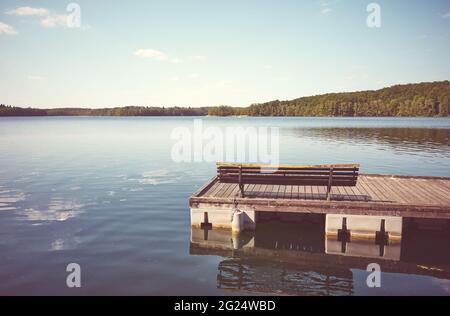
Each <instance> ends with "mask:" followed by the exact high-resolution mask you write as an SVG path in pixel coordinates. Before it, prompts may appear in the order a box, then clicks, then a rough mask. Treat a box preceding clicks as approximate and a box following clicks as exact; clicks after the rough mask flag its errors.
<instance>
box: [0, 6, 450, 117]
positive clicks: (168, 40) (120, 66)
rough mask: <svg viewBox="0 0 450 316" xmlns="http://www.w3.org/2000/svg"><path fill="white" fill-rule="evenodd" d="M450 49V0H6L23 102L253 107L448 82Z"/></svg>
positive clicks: (1, 51) (2, 91) (5, 25)
mask: <svg viewBox="0 0 450 316" xmlns="http://www.w3.org/2000/svg"><path fill="white" fill-rule="evenodd" d="M71 3H72V4H75V6H73V5H72V6H71V7H70V6H69V10H67V9H68V5H69V4H71ZM371 3H375V4H376V5H378V6H376V7H375V9H374V7H373V6H369V5H370V4H371ZM368 6H369V11H368ZM74 8H75V9H74ZM78 9H79V11H78ZM77 12H79V13H80V14H79V17H80V19H79V20H78V19H76V17H77V16H78V15H77V14H76V13H77ZM378 13H379V15H378ZM369 15H370V17H369ZM368 17H369V20H370V21H369V22H371V23H369V24H368V23H367V19H368ZM378 17H379V19H378ZM68 18H69V19H68ZM68 21H69V22H71V23H68ZM77 21H79V22H80V23H79V24H78V23H77ZM449 56H450V0H395V1H392V0H385V1H381V0H379V1H365V0H324V1H321V0H301V1H300V0H272V1H268V0H222V1H218V0H159V1H156V0H155V1H153V0H129V1H120V0H77V1H73V2H72V1H65V0H46V1H45V0H42V1H40V0H28V1H26V0H23V1H21V0H16V1H13V0H1V1H0V103H3V104H9V105H15V106H27V107H28V106H32V107H39V108H55V107H91V108H100V107H114V106H129V105H141V106H166V107H167V106H192V107H197V106H217V105H231V106H248V105H250V104H252V103H259V102H266V101H270V100H276V99H279V100H288V99H294V98H297V97H302V96H309V95H317V94H323V93H328V92H344V91H358V90H372V89H379V88H382V87H386V86H391V85H395V84H401V83H413V82H424V81H438V80H448V79H450V58H449Z"/></svg>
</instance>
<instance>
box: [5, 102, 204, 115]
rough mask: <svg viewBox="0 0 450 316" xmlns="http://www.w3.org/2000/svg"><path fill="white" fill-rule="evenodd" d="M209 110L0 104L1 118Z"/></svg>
mask: <svg viewBox="0 0 450 316" xmlns="http://www.w3.org/2000/svg"><path fill="white" fill-rule="evenodd" d="M207 114H208V108H181V107H173V108H164V107H161V108H159V107H144V106H125V107H116V108H104V109H86V108H58V109H32V108H20V107H16V106H6V105H3V104H0V116H201V115H207Z"/></svg>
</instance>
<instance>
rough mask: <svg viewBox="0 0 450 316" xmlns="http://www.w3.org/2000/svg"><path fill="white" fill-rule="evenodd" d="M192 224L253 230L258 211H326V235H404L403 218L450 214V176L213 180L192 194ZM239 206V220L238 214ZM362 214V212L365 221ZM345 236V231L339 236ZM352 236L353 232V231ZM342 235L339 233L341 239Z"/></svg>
mask: <svg viewBox="0 0 450 316" xmlns="http://www.w3.org/2000/svg"><path fill="white" fill-rule="evenodd" d="M189 204H190V208H191V225H192V227H198V228H205V227H206V228H210V229H214V228H227V229H234V227H235V226H236V222H240V223H241V226H242V227H241V230H253V229H254V228H255V225H256V223H257V222H258V218H259V217H260V216H264V215H267V214H269V213H271V214H274V213H275V214H280V216H284V217H285V218H286V219H287V220H289V216H291V217H294V215H301V214H322V215H324V216H325V215H326V220H327V225H326V234H327V235H336V236H337V237H339V236H338V235H339V234H342V233H344V234H345V233H347V232H348V233H349V234H350V233H351V237H352V238H358V237H361V238H369V239H376V238H378V237H383V236H381V235H380V233H381V234H382V235H384V234H386V237H389V238H390V240H391V241H392V240H395V239H400V238H401V229H402V221H403V219H404V218H408V219H410V218H412V219H423V220H425V221H427V220H428V221H432V220H435V219H446V220H448V219H450V177H424V176H401V175H380V174H360V175H359V177H358V182H357V185H356V186H355V187H339V186H333V187H332V189H331V199H330V200H327V199H326V187H320V186H308V185H306V186H295V185H263V184H250V185H248V184H246V185H245V196H244V197H240V196H239V185H238V184H236V183H221V182H220V181H219V180H218V178H217V177H214V178H213V179H211V180H210V181H209V182H208V183H206V184H205V185H204V186H203V187H201V188H200V189H199V190H198V191H197V192H195V193H194V194H193V195H192V196H191V197H190V199H189ZM236 211H239V212H238V213H239V218H238V220H237V221H236V218H234V217H233V216H234V214H236V213H237V212H236ZM361 216H364V217H363V218H362V220H361ZM341 237H342V236H341ZM349 237H350V235H349ZM338 239H339V238H338Z"/></svg>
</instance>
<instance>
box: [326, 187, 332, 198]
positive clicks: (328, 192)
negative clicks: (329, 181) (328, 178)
mask: <svg viewBox="0 0 450 316" xmlns="http://www.w3.org/2000/svg"><path fill="white" fill-rule="evenodd" d="M327 201H331V186H328V187H327Z"/></svg>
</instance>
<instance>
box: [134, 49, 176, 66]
mask: <svg viewBox="0 0 450 316" xmlns="http://www.w3.org/2000/svg"><path fill="white" fill-rule="evenodd" d="M134 55H135V56H137V57H140V58H150V59H153V60H156V61H166V62H171V63H174V64H179V63H182V62H183V60H182V59H180V58H178V57H174V56H172V55H171V54H168V53H165V52H162V51H159V50H156V49H144V48H141V49H138V50H137V51H135V52H134Z"/></svg>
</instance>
